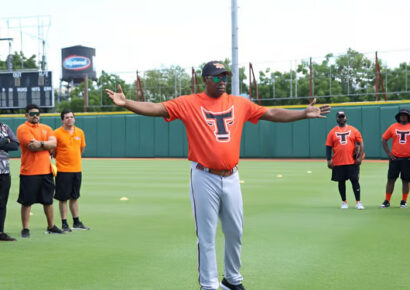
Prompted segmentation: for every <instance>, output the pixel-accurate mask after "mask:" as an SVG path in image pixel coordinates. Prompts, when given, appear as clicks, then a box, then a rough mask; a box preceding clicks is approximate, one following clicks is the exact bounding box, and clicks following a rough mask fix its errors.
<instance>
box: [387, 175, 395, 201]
mask: <svg viewBox="0 0 410 290" xmlns="http://www.w3.org/2000/svg"><path fill="white" fill-rule="evenodd" d="M395 182H396V179H387V184H386V200H387V201H388V202H389V203H390V200H391V196H392V194H393V191H394V183H395Z"/></svg>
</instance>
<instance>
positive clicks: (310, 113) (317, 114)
mask: <svg viewBox="0 0 410 290" xmlns="http://www.w3.org/2000/svg"><path fill="white" fill-rule="evenodd" d="M315 104H316V98H315V99H313V101H312V102H311V103H310V104H309V106H307V108H306V109H305V114H306V118H309V119H312V118H326V116H323V115H326V114H329V113H330V106H329V105H323V106H320V107H315V106H314V105H315Z"/></svg>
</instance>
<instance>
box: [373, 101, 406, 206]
mask: <svg viewBox="0 0 410 290" xmlns="http://www.w3.org/2000/svg"><path fill="white" fill-rule="evenodd" d="M395 118H396V121H397V122H396V123H394V124H392V125H391V126H390V127H389V128H388V129H387V130H386V132H384V134H383V136H382V145H383V149H384V152H386V155H387V156H388V157H389V171H388V173H387V184H386V199H385V200H384V202H383V203H382V204H381V205H380V208H388V207H390V199H391V196H392V194H393V191H394V183H395V182H396V179H397V178H398V177H399V175H400V177H401V181H402V193H403V195H402V199H401V201H400V208H407V197H408V195H409V182H410V111H409V110H408V109H401V110H400V111H399V112H398V113H397V114H396V116H395ZM391 138H393V143H392V150H391V151H390V148H389V144H387V141H388V140H389V139H391Z"/></svg>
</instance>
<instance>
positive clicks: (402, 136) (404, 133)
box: [396, 129, 410, 144]
mask: <svg viewBox="0 0 410 290" xmlns="http://www.w3.org/2000/svg"><path fill="white" fill-rule="evenodd" d="M396 135H397V136H399V143H400V144H406V140H407V136H409V135H410V131H402V130H397V129H396Z"/></svg>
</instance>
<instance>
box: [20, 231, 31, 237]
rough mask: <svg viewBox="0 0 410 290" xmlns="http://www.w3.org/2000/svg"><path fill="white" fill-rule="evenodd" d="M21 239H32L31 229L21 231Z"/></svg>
mask: <svg viewBox="0 0 410 290" xmlns="http://www.w3.org/2000/svg"><path fill="white" fill-rule="evenodd" d="M21 237H22V238H29V237H30V230H29V229H22V230H21Z"/></svg>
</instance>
